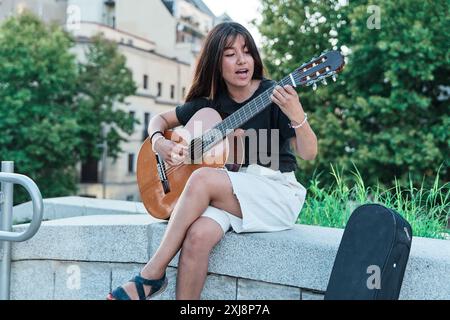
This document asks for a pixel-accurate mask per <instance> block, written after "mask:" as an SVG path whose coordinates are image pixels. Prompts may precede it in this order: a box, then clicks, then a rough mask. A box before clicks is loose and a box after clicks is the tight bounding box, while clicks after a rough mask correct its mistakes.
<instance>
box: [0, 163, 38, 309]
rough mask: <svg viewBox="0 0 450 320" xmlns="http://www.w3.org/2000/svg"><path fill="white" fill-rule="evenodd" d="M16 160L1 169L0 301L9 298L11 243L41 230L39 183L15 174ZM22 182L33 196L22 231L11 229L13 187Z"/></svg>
mask: <svg viewBox="0 0 450 320" xmlns="http://www.w3.org/2000/svg"><path fill="white" fill-rule="evenodd" d="M13 172H14V162H12V161H2V167H1V172H0V182H1V191H0V217H1V220H0V244H1V247H2V255H1V261H0V300H9V298H10V284H11V242H12V241H14V242H20V241H25V240H28V239H30V238H31V237H33V236H34V235H35V234H36V232H37V231H38V230H39V227H40V226H41V221H42V214H43V208H44V204H43V201H42V196H41V192H40V191H39V188H38V186H37V185H36V183H34V181H33V180H31V179H30V178H28V177H26V176H24V175H21V174H16V173H13ZM14 184H20V185H21V186H23V187H24V188H25V189H26V190H27V192H28V193H29V194H30V196H31V201H32V203H33V217H32V220H31V222H30V224H29V226H28V228H27V229H25V230H24V231H22V232H13V231H12V209H13V186H14Z"/></svg>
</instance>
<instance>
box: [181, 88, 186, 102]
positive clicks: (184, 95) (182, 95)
mask: <svg viewBox="0 0 450 320" xmlns="http://www.w3.org/2000/svg"><path fill="white" fill-rule="evenodd" d="M185 97H186V87H183V88H182V89H181V98H182V99H184V98H185Z"/></svg>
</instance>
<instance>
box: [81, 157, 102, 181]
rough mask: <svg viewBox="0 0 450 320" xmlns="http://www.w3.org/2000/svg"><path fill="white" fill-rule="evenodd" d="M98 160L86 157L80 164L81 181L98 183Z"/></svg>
mask: <svg viewBox="0 0 450 320" xmlns="http://www.w3.org/2000/svg"><path fill="white" fill-rule="evenodd" d="M98 182H99V179H98V161H97V160H95V159H88V160H86V161H85V162H83V163H82V164H81V183H98Z"/></svg>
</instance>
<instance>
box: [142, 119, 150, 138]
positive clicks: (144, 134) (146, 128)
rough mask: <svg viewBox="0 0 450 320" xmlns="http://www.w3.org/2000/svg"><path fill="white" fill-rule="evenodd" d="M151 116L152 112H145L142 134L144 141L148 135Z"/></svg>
mask: <svg viewBox="0 0 450 320" xmlns="http://www.w3.org/2000/svg"><path fill="white" fill-rule="evenodd" d="M150 117H151V113H150V112H145V113H144V132H143V134H142V141H144V140H145V139H147V137H148V124H149V122H150Z"/></svg>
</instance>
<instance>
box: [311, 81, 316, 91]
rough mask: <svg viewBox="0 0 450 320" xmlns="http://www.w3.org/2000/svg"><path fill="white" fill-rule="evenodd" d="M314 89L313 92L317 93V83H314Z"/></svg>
mask: <svg viewBox="0 0 450 320" xmlns="http://www.w3.org/2000/svg"><path fill="white" fill-rule="evenodd" d="M312 88H313V90H314V91H315V90H316V89H317V83H315V82H314V84H313V86H312Z"/></svg>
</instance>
